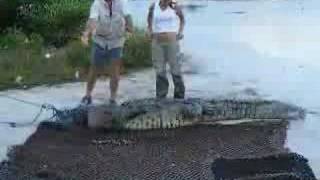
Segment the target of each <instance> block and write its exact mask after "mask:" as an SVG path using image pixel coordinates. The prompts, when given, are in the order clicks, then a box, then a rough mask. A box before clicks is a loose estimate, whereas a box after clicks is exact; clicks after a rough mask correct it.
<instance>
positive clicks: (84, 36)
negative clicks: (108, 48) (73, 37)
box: [81, 33, 89, 46]
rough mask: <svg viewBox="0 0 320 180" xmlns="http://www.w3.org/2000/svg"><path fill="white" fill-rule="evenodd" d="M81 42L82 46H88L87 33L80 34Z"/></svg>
mask: <svg viewBox="0 0 320 180" xmlns="http://www.w3.org/2000/svg"><path fill="white" fill-rule="evenodd" d="M81 42H82V44H83V45H84V46H89V37H88V34H87V33H84V34H83V35H82V36H81Z"/></svg>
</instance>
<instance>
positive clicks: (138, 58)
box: [123, 30, 152, 68]
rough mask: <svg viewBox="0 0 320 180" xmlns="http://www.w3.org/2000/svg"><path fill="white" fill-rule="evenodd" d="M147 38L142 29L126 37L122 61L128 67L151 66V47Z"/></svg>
mask: <svg viewBox="0 0 320 180" xmlns="http://www.w3.org/2000/svg"><path fill="white" fill-rule="evenodd" d="M150 47H151V46H150V42H149V39H148V38H146V37H145V33H144V31H142V30H136V32H135V33H134V34H133V35H132V36H131V37H130V38H128V40H127V41H126V44H125V47H124V57H123V59H124V62H125V66H126V67H128V68H137V67H147V66H151V64H152V62H151V49H150Z"/></svg>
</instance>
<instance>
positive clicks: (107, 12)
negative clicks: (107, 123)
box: [81, 0, 133, 105]
mask: <svg viewBox="0 0 320 180" xmlns="http://www.w3.org/2000/svg"><path fill="white" fill-rule="evenodd" d="M126 31H127V32H130V33H132V31H133V26H132V20H131V16H130V14H129V12H128V9H127V7H126V1H124V0H94V2H93V4H92V5H91V8H90V15H89V19H88V22H87V26H86V29H85V31H84V32H83V34H82V37H81V40H82V43H83V44H84V45H86V46H88V45H89V36H90V35H92V39H93V45H92V56H91V65H90V70H89V75H88V80H87V87H86V94H85V96H84V97H83V98H82V100H81V102H82V103H84V104H87V105H88V104H91V103H92V97H91V94H92V91H93V89H94V86H95V83H96V80H97V75H98V72H100V71H101V70H103V69H104V67H105V65H107V64H108V65H110V66H109V68H110V70H109V73H110V76H111V78H110V99H109V101H110V103H111V104H116V96H117V91H118V86H119V81H120V72H121V68H122V63H123V62H122V54H123V47H124V43H125V40H126V38H125V34H126Z"/></svg>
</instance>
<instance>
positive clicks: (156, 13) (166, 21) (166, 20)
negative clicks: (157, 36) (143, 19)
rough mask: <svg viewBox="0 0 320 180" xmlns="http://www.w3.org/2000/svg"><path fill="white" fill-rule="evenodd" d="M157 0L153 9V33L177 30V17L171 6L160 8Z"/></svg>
mask: <svg viewBox="0 0 320 180" xmlns="http://www.w3.org/2000/svg"><path fill="white" fill-rule="evenodd" d="M159 2H160V1H159V0H158V1H156V2H155V7H154V10H153V21H152V31H153V33H165V32H176V33H177V32H178V17H177V14H176V11H175V10H174V9H172V8H171V7H167V8H166V9H165V10H161V8H160V5H159Z"/></svg>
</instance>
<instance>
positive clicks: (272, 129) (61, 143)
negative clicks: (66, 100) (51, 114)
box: [11, 122, 287, 180]
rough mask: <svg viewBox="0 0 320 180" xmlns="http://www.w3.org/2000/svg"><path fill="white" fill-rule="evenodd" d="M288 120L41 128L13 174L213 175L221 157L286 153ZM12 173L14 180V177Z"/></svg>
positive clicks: (17, 155) (17, 154)
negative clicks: (135, 128) (174, 126)
mask: <svg viewBox="0 0 320 180" xmlns="http://www.w3.org/2000/svg"><path fill="white" fill-rule="evenodd" d="M286 127H287V123H285V122H282V123H279V122H277V123H275V122H274V123H268V124H258V123H254V124H242V125H239V126H205V125H201V126H200V125H199V126H193V127H184V128H179V129H173V130H152V131H143V132H140V131H105V132H95V131H90V130H87V129H81V128H74V129H71V130H68V131H61V132H59V133H57V132H56V131H55V130H50V129H46V128H44V127H39V129H38V131H37V132H36V133H35V134H34V135H33V136H32V137H31V138H30V139H29V140H28V141H27V142H26V143H25V144H24V145H23V146H20V147H16V148H15V150H14V151H13V154H14V156H12V165H11V167H12V168H13V171H12V172H13V173H14V174H15V177H14V178H18V179H19V178H20V179H32V178H34V177H37V176H47V177H48V178H49V179H57V178H58V179H59V178H60V179H77V180H82V179H86V180H87V179H96V180H102V179H166V180H167V179H213V174H212V171H211V164H212V162H214V160H215V159H217V158H219V157H227V158H241V157H256V156H265V155H269V154H273V153H281V152H286V149H285V148H284V144H285V139H286V129H287V128H286ZM14 178H12V179H14Z"/></svg>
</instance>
